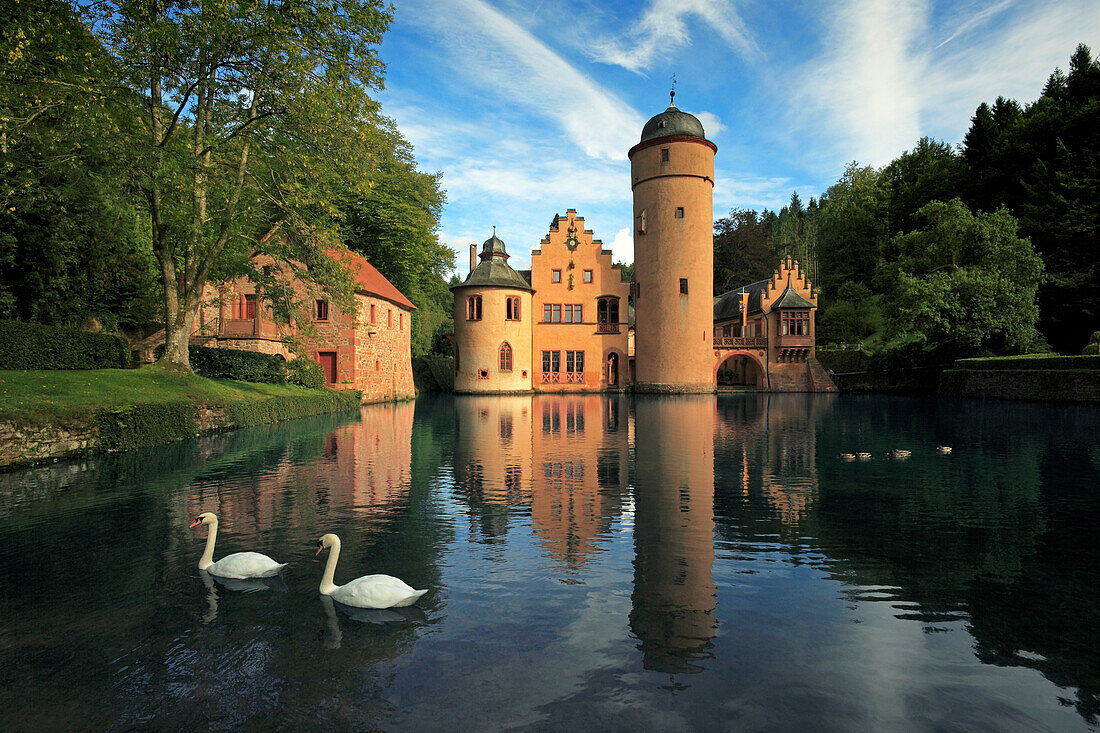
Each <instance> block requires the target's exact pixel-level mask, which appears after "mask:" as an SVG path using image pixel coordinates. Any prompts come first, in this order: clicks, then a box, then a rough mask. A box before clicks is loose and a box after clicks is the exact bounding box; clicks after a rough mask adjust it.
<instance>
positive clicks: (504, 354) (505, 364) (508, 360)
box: [500, 341, 512, 372]
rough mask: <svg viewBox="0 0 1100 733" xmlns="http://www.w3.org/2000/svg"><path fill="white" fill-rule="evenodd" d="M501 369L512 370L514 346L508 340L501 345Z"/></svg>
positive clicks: (503, 370) (504, 370)
mask: <svg viewBox="0 0 1100 733" xmlns="http://www.w3.org/2000/svg"><path fill="white" fill-rule="evenodd" d="M500 371H502V372H510V371H512V346H511V345H510V344H509V343H508V342H507V341H505V342H504V343H503V344H501V345H500Z"/></svg>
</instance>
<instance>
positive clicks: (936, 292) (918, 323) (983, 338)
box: [882, 199, 1043, 356]
mask: <svg viewBox="0 0 1100 733" xmlns="http://www.w3.org/2000/svg"><path fill="white" fill-rule="evenodd" d="M918 214H919V216H920V217H921V218H922V219H923V220H924V221H925V222H926V223H925V226H924V227H923V228H922V229H921V230H918V231H914V232H910V233H908V234H900V235H898V236H897V237H895V238H894V239H893V241H892V242H891V248H892V251H894V252H896V254H897V260H896V261H895V262H892V263H890V264H888V265H885V266H884V267H883V273H882V276H883V279H884V281H885V282H887V283H889V292H888V293H887V301H886V311H887V317H888V323H889V329H890V333H891V334H892V336H893V338H892V341H891V345H892V346H893V347H894V348H904V347H906V346H910V345H914V346H917V347H919V348H920V349H922V350H925V351H927V350H929V349H931V348H935V349H938V350H942V351H943V352H945V353H947V354H951V355H954V356H965V355H977V354H981V353H989V352H992V353H997V354H1004V353H1014V352H1015V353H1019V352H1022V351H1026V350H1028V348H1029V347H1031V346H1032V344H1034V343H1036V342H1038V341H1039V340H1040V337H1039V334H1038V332H1037V331H1036V329H1035V323H1036V321H1037V319H1038V316H1039V311H1038V306H1037V305H1036V302H1035V294H1036V291H1037V289H1038V286H1039V282H1040V281H1041V279H1042V274H1043V263H1042V260H1040V259H1039V257H1038V255H1036V254H1035V251H1034V250H1033V249H1032V247H1031V243H1030V242H1029V241H1028V240H1027V239H1022V238H1020V237H1018V236H1017V230H1018V224H1017V222H1016V220H1015V219H1014V218H1013V217H1012V215H1011V214H1009V213H1008V212H1007V211H1006V210H1004V209H1001V210H998V211H997V212H995V213H993V214H984V213H981V212H979V213H977V214H972V213H971V212H970V210H969V209H967V207H966V205H965V204H963V203H962V201H960V200H958V199H955V200H953V201H951V202H949V203H946V204H945V203H941V202H933V203H931V204H928V205H926V206H924V207H923V208H921V209H920V211H919V212H918Z"/></svg>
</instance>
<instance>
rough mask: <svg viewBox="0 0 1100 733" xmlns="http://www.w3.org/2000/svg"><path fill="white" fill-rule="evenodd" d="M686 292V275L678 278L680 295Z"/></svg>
mask: <svg viewBox="0 0 1100 733" xmlns="http://www.w3.org/2000/svg"><path fill="white" fill-rule="evenodd" d="M687 294H688V279H687V278H686V277H682V278H680V295H687Z"/></svg>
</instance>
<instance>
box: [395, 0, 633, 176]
mask: <svg viewBox="0 0 1100 733" xmlns="http://www.w3.org/2000/svg"><path fill="white" fill-rule="evenodd" d="M402 10H403V11H404V12H406V13H407V14H408V17H410V18H413V19H415V22H417V23H423V24H428V25H430V26H431V27H432V30H433V34H434V35H435V37H436V38H437V39H438V40H439V41H440V43H441V44H442V48H443V50H444V52H445V53H446V55H447V57H448V59H449V63H450V64H451V67H450V68H449V69H448V72H449V73H452V74H457V75H459V76H461V77H465V78H466V79H468V80H469V81H470V82H471V83H472V84H474V85H475V86H476V87H477V88H478V89H480V90H482V91H483V92H484V93H486V94H488V95H490V96H491V98H492V99H494V100H500V101H501V103H502V104H508V105H513V106H519V107H522V108H523V109H526V110H527V111H529V112H531V113H534V114H536V115H539V116H540V117H542V118H545V119H547V120H550V121H552V122H553V123H554V124H556V125H557V126H558V127H559V128H560V130H561V131H562V132H563V133H564V134H565V136H566V137H567V138H568V139H569V140H570V141H572V142H573V143H575V144H576V145H577V146H579V147H580V149H581V150H582V151H583V152H584V153H585V154H586V155H588V156H590V157H593V158H607V159H612V158H613V159H620V160H621V159H622V158H624V157H625V155H626V151H627V150H629V149H630V146H631V145H632V144H633V143H634V142H635V138H636V137H637V134H638V130H639V129H641V126H642V123H643V122H644V121H645V120H644V119H643V118H642V116H641V115H640V114H638V113H637V112H636V111H635V110H634V109H633V108H631V106H630V105H628V104H627V103H625V102H624V101H623V100H621V99H620V98H619V97H617V96H616V95H615V94H613V93H612V92H610V91H608V90H607V89H605V88H604V87H603V86H601V85H600V84H597V83H596V82H594V81H593V80H592V79H591V78H589V77H588V76H587V75H585V74H583V73H582V72H580V71H579V70H578V69H577V68H576V67H575V66H573V65H572V64H570V63H569V62H568V61H567V60H566V59H564V58H562V56H560V55H559V54H557V53H555V52H554V51H553V50H552V49H551V48H550V47H549V46H547V45H546V44H545V43H544V42H543V41H541V40H540V39H539V38H537V37H536V36H535V35H533V34H532V33H530V32H529V31H528V30H526V29H525V28H523V27H522V26H520V25H519V24H517V23H516V22H515V21H513V20H512V19H511V18H508V17H507V16H505V15H504V14H502V13H501V12H499V11H498V10H497V9H496V8H494V7H492V6H491V5H489V4H488V3H486V2H483V1H482V0H407V2H405V3H403V4H402Z"/></svg>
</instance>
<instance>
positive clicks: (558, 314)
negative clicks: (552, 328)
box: [553, 303, 561, 323]
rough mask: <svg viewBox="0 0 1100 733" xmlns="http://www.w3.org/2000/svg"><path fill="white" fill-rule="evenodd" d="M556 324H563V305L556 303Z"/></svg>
mask: <svg viewBox="0 0 1100 733" xmlns="http://www.w3.org/2000/svg"><path fill="white" fill-rule="evenodd" d="M553 321H554V323H561V303H554V319H553Z"/></svg>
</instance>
